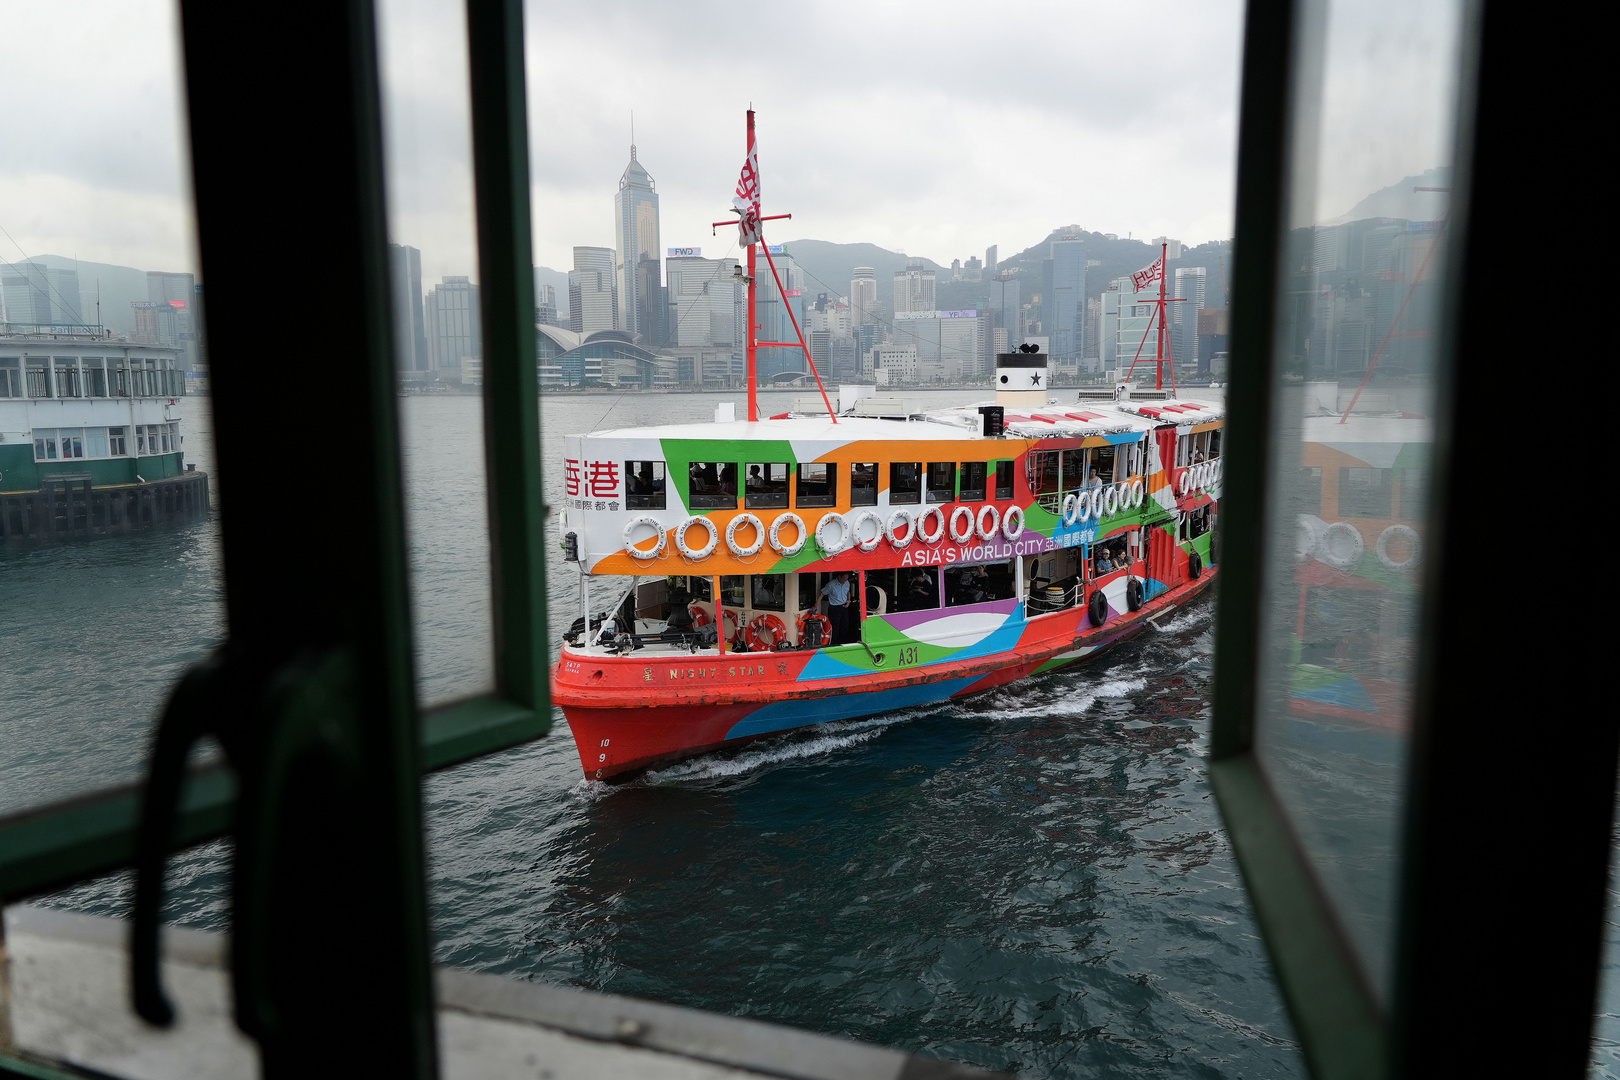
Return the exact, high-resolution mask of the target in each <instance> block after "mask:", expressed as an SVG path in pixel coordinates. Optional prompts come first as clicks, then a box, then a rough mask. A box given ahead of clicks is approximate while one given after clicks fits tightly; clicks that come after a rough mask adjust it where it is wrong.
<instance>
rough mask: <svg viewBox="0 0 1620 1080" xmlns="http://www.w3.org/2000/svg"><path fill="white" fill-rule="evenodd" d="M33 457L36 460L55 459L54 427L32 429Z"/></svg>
mask: <svg viewBox="0 0 1620 1080" xmlns="http://www.w3.org/2000/svg"><path fill="white" fill-rule="evenodd" d="M34 458H35V460H37V461H55V460H56V429H55V428H36V429H35V430H34Z"/></svg>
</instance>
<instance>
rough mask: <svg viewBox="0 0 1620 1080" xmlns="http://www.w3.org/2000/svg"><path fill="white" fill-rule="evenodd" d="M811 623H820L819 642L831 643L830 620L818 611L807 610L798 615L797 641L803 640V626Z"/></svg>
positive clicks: (801, 642)
mask: <svg viewBox="0 0 1620 1080" xmlns="http://www.w3.org/2000/svg"><path fill="white" fill-rule="evenodd" d="M811 623H820V624H821V644H822V645H831V644H832V620H831V619H829V618H827V616H825V615H823V614H822V613H821V612H819V611H807V612H805V613H804V614H803V615H800V616H799V642H800V644H803V642H804V628H805V627H806V626H809V625H810V624H811Z"/></svg>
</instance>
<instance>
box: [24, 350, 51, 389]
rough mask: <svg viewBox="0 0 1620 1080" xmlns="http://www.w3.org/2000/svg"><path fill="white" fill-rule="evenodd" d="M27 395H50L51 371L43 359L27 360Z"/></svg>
mask: <svg viewBox="0 0 1620 1080" xmlns="http://www.w3.org/2000/svg"><path fill="white" fill-rule="evenodd" d="M28 396H29V397H31V398H45V397H50V396H51V373H50V371H49V369H47V368H46V366H45V361H43V360H34V359H30V360H29V361H28Z"/></svg>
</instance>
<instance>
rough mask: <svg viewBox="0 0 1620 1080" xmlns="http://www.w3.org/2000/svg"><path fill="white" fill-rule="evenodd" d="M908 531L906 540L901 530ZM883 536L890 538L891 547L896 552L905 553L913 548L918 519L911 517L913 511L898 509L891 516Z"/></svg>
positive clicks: (901, 507)
mask: <svg viewBox="0 0 1620 1080" xmlns="http://www.w3.org/2000/svg"><path fill="white" fill-rule="evenodd" d="M902 528H903V529H905V530H906V535H905V538H904V539H901V537H900V535H899V534H900V530H901V529H902ZM883 535H884V536H887V537H888V538H889V546H890V547H892V548H894V550H896V551H904V550H905V549H906V548H908V547H910V546H911V541H912V540H914V539H916V536H917V519H916V518H914V517H912V516H911V511H910V510H907V509H906V508H905V507H903V506H900V507H896V508H895V510H894V512H893V513H891V514H890V515H889V523H888V524H887V525H885V526H884V527H883Z"/></svg>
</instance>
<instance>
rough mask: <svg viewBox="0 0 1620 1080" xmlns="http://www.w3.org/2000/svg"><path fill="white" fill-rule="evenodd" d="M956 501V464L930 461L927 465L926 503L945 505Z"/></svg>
mask: <svg viewBox="0 0 1620 1080" xmlns="http://www.w3.org/2000/svg"><path fill="white" fill-rule="evenodd" d="M955 499H956V462H954V461H930V462H929V463H928V501H929V502H931V503H947V502H953V501H955Z"/></svg>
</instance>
